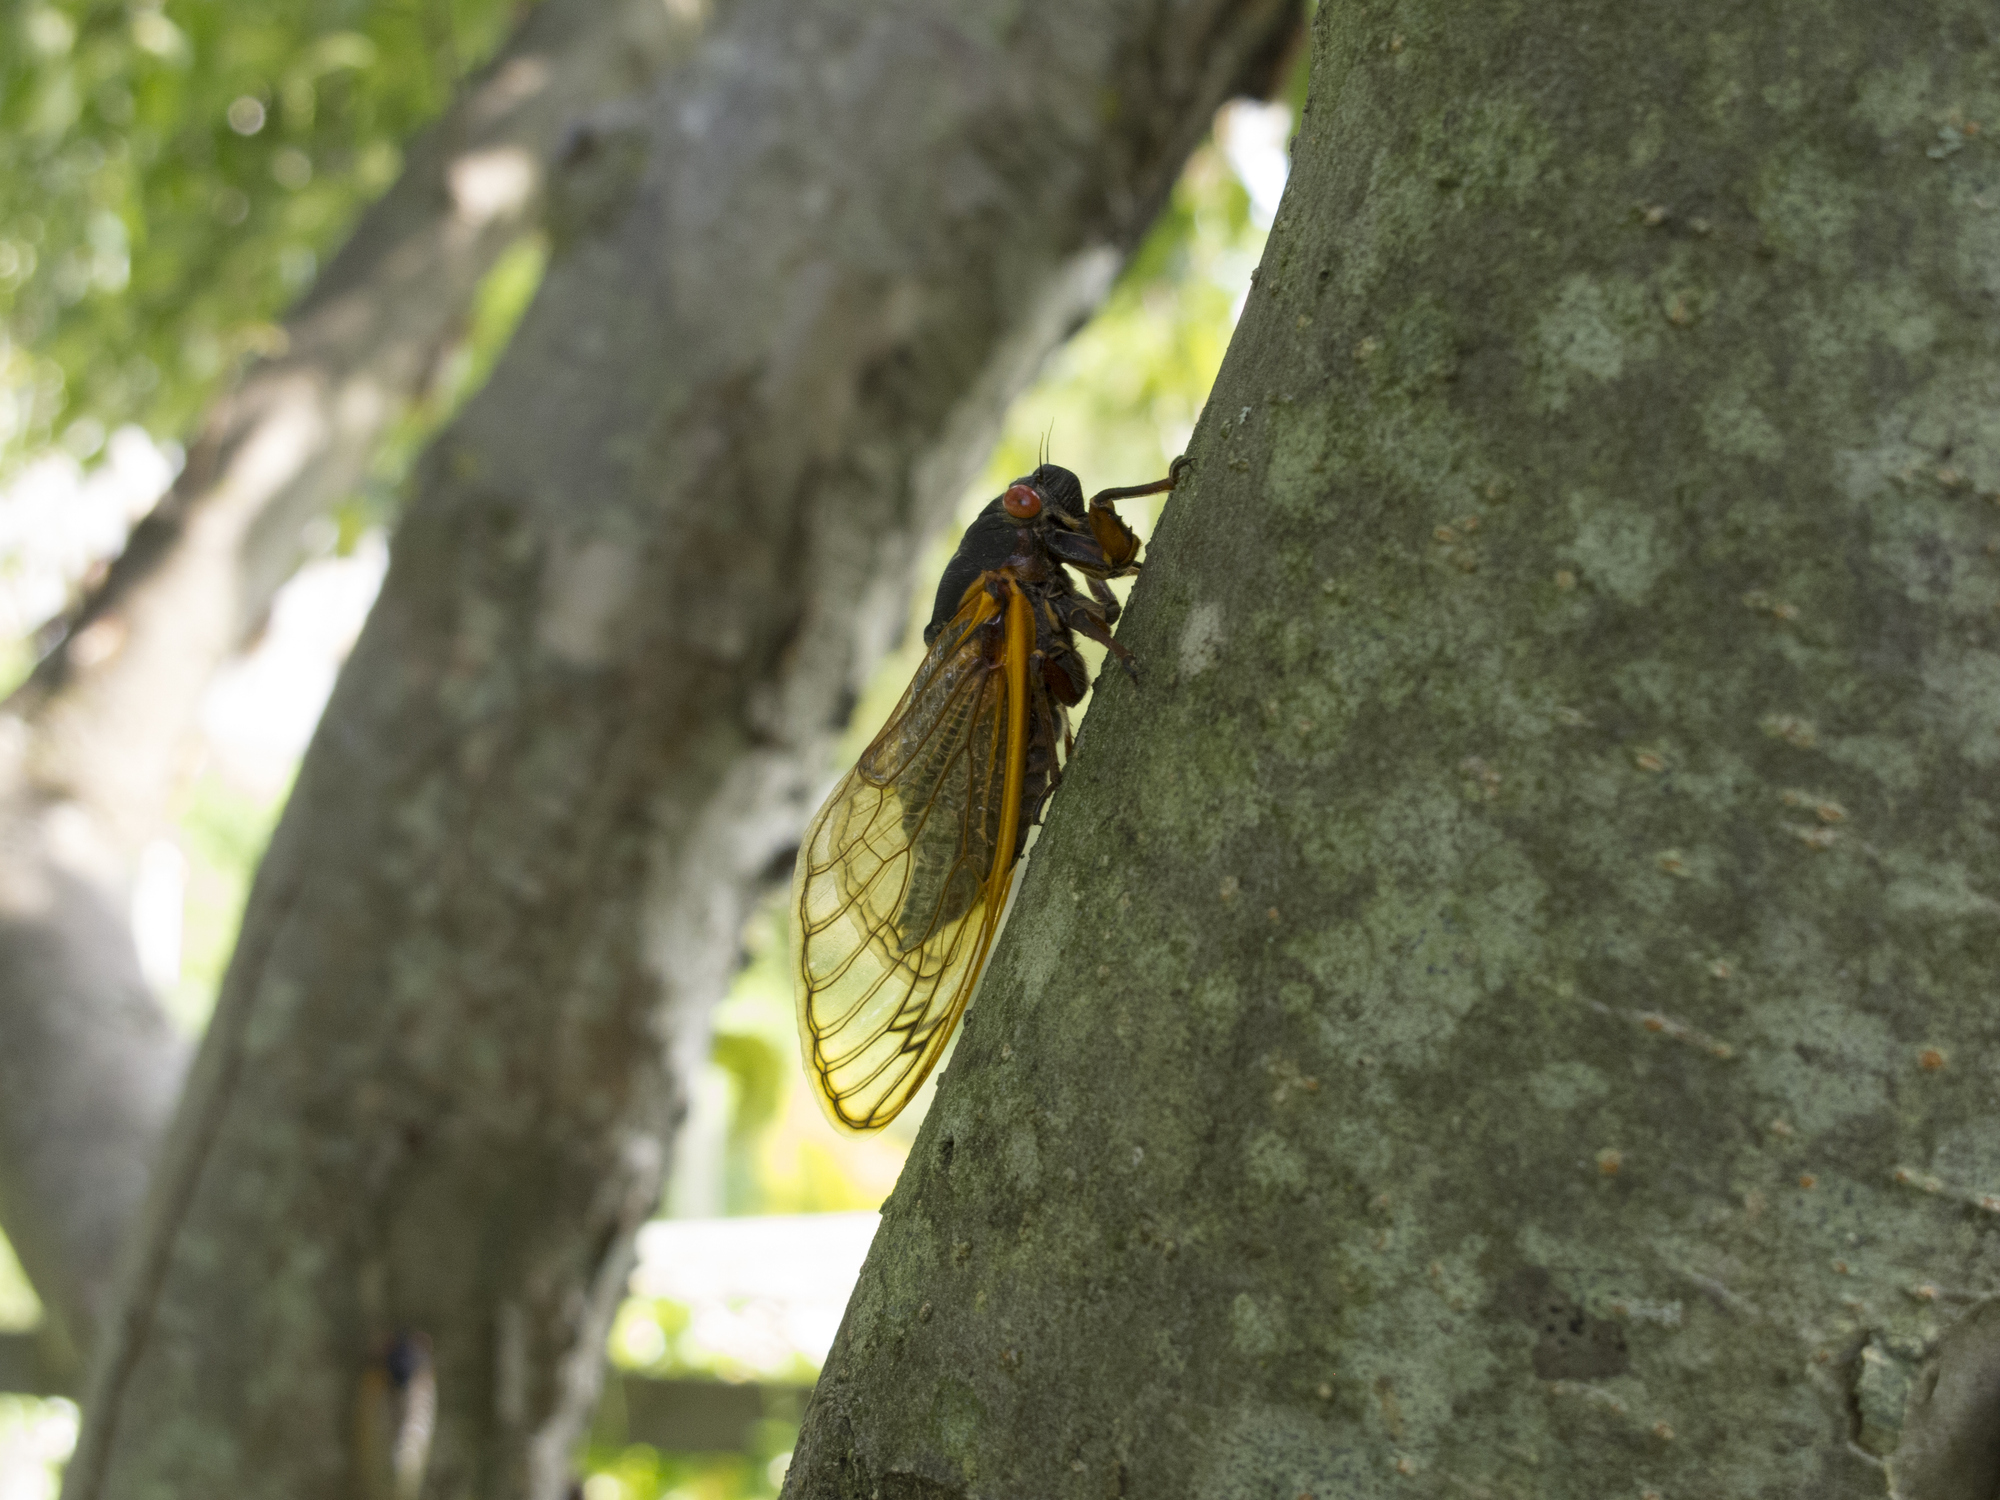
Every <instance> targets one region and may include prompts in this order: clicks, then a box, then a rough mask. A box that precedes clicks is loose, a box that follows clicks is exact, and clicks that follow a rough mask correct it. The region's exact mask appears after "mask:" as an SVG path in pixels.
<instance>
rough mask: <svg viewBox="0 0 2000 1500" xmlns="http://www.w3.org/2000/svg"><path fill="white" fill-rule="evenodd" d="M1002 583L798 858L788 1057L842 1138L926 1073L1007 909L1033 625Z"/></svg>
mask: <svg viewBox="0 0 2000 1500" xmlns="http://www.w3.org/2000/svg"><path fill="white" fill-rule="evenodd" d="M988 576H989V577H992V576H993V575H988ZM998 577H999V579H1000V580H1001V583H1000V591H1001V592H1002V593H1003V594H1004V595H1005V597H1006V599H1007V603H1006V605H1005V606H1004V614H1003V606H1002V605H1001V604H1000V603H999V602H998V601H997V600H996V599H995V598H994V595H993V592H992V590H990V589H989V588H988V586H987V580H986V579H982V580H981V581H980V582H979V583H978V584H976V585H974V586H973V588H971V589H968V590H967V591H966V597H965V602H964V603H963V604H962V605H961V606H960V608H959V611H958V613H957V615H955V616H954V617H953V618H952V620H951V623H950V624H948V625H947V626H946V627H945V628H944V629H943V630H941V631H939V632H938V636H937V639H936V641H935V642H933V643H932V646H931V649H930V652H929V654H928V655H927V656H925V658H924V662H923V665H922V666H921V667H919V668H918V669H917V675H916V677H915V678H914V679H912V681H911V683H910V686H909V689H908V691H906V692H905V693H904V694H903V701H902V702H901V703H899V704H897V705H896V711H895V713H894V714H892V715H891V716H890V718H889V722H888V723H887V724H885V725H884V726H883V728H882V732H881V733H880V734H878V735H877V736H876V737H875V740H874V743H873V744H871V745H869V747H868V749H867V750H866V751H865V752H864V753H863V754H862V756H861V759H860V760H859V761H858V762H857V763H856V764H855V767H854V769H853V770H851V771H849V772H848V773H847V775H846V777H845V778H843V779H842V781H841V783H840V785H839V786H837V787H835V788H834V791H833V795H832V796H831V797H829V798H827V801H826V805H825V806H824V807H822V808H821V809H820V810H819V812H818V813H817V814H816V815H815V816H814V817H813V820H812V823H811V824H810V825H809V826H808V827H807V829H806V834H805V838H804V840H803V841H802V842H801V844H800V846H799V858H798V864H797V866H796V867H795V868H794V870H793V874H792V983H793V986H794V988H795V989H796V991H797V994H798V1010H799V1045H800V1049H801V1050H802V1051H803V1052H804V1054H805V1063H806V1072H807V1074H808V1076H810V1077H811V1079H812V1081H813V1085H814V1089H815V1091H816V1092H817V1093H818V1095H819V1102H820V1107H821V1108H822V1109H824V1110H825V1111H826V1116H827V1118H828V1119H829V1120H831V1121H832V1122H833V1123H834V1125H835V1126H836V1127H838V1128H839V1129H841V1130H844V1131H849V1132H861V1131H868V1130H879V1129H881V1128H882V1127H883V1126H884V1125H886V1124H888V1123H889V1122H890V1121H891V1120H893V1119H894V1118H895V1117H896V1115H897V1114H898V1113H899V1112H900V1111H901V1110H902V1108H903V1106H904V1105H906V1104H908V1103H909V1102H910V1096H911V1095H913V1094H915V1093H916V1091H917V1090H918V1089H919V1088H920V1087H922V1085H923V1082H924V1080H925V1079H926V1078H928V1077H929V1076H930V1073H931V1069H933V1068H935V1067H936V1066H937V1063H938V1059H939V1058H940V1057H941V1056H943V1054H944V1049H945V1044H946V1043H947V1042H949V1041H950V1040H951V1035H952V1032H953V1031H955V1030H956V1029H957V1027H958V1020H959V1017H960V1016H962V1015H963V1014H964V1013H965V1005H966V1002H967V1001H968V1000H969V999H971V998H972V990H973V986H974V985H975V984H976V983H977V982H978V980H979V972H980V970H981V969H982V968H984V967H985V964H986V954H987V950H988V949H989V948H990V947H991V946H992V943H993V933H994V930H995V929H996V928H997V927H998V926H999V924H1000V914H1001V911H1002V910H1003V909H1004V908H1005V906H1006V904H1007V887H1008V883H1009V881H1010V879H1011V877H1012V875H1013V870H1014V850H1015V842H1016V839H1017V837H1018V830H1019V825H1020V818H1021V788H1022V780H1023V773H1024V769H1025V765H1026V761H1027V728H1028V711H1029V709H1028V702H1027V695H1028V676H1027V672H1028V654H1029V651H1030V650H1031V649H1032V647H1033V644H1034V624H1033V619H1032V616H1031V614H1030V611H1029V607H1028V602H1027V600H1026V598H1025V597H1023V595H1022V594H1021V593H1020V591H1019V590H1018V589H1017V588H1015V587H1014V585H1013V582H1012V579H1011V577H1010V576H1009V575H1007V574H1005V573H1002V574H1000V575H998ZM996 623H997V625H998V626H999V650H998V653H997V656H998V659H997V660H995V659H994V658H995V654H996V653H995V652H994V650H993V642H994V635H995V628H994V627H995V625H996Z"/></svg>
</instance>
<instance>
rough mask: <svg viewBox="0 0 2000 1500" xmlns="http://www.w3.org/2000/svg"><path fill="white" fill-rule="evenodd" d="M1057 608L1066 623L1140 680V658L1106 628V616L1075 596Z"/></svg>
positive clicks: (1133, 678) (1128, 675) (1129, 674)
mask: <svg viewBox="0 0 2000 1500" xmlns="http://www.w3.org/2000/svg"><path fill="white" fill-rule="evenodd" d="M1057 608H1059V609H1060V610H1061V611H1062V617H1063V623H1064V624H1065V625H1067V626H1069V628H1070V629H1072V630H1074V631H1075V632H1076V633H1077V634H1078V635H1081V636H1084V637H1085V638H1087V639H1089V640H1093V641H1095V642H1097V644H1098V645H1100V646H1102V647H1103V648H1104V649H1105V650H1106V651H1109V652H1110V653H1111V654H1112V655H1113V656H1114V657H1116V658H1117V660H1118V665H1119V666H1121V667H1123V668H1124V669H1125V675H1126V676H1127V677H1130V678H1131V679H1132V680H1133V681H1134V682H1137V681H1138V680H1139V663H1138V660H1137V659H1136V658H1135V657H1134V656H1133V655H1132V653H1131V652H1130V651H1127V650H1126V649H1125V648H1124V647H1123V646H1121V645H1119V644H1118V638H1117V637H1116V636H1114V635H1113V634H1112V633H1111V632H1110V631H1109V630H1107V629H1106V628H1105V622H1104V618H1103V616H1102V615H1101V614H1099V612H1098V611H1097V610H1095V609H1093V608H1092V607H1091V606H1090V605H1089V604H1087V603H1085V602H1084V601H1083V600H1081V599H1078V598H1075V597H1074V596H1072V597H1070V598H1068V599H1065V600H1064V601H1063V602H1062V603H1061V604H1059V605H1058V606H1057Z"/></svg>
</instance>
